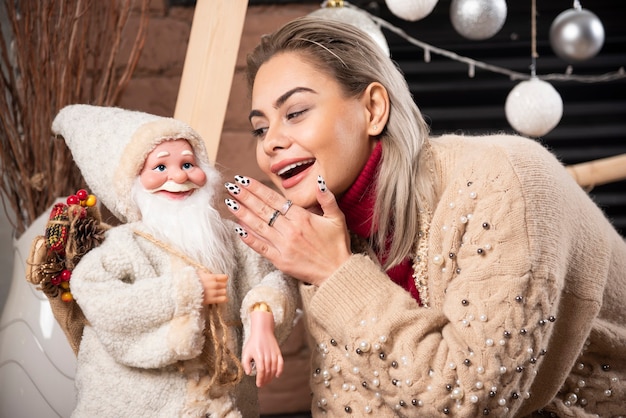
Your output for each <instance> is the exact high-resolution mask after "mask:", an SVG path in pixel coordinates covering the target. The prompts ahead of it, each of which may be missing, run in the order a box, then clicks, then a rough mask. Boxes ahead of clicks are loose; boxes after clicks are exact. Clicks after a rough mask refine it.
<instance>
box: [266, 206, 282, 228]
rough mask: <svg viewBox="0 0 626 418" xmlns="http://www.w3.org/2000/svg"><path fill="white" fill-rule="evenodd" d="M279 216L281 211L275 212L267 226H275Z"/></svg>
mask: <svg viewBox="0 0 626 418" xmlns="http://www.w3.org/2000/svg"><path fill="white" fill-rule="evenodd" d="M278 215H280V211H279V210H275V211H274V213H272V217H271V218H270V221H269V222H268V223H267V224H268V225H269V226H272V225H274V222H276V219H277V218H278Z"/></svg>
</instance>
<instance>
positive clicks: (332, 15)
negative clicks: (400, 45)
mask: <svg viewBox="0 0 626 418" xmlns="http://www.w3.org/2000/svg"><path fill="white" fill-rule="evenodd" d="M331 4H332V5H331ZM309 16H317V17H321V18H323V19H333V20H338V21H340V22H344V23H349V24H351V25H354V26H356V27H357V28H359V29H361V30H362V31H364V32H366V33H367V34H368V35H370V36H371V37H372V39H374V41H375V42H376V44H378V46H380V47H381V48H382V50H383V51H384V52H385V54H386V55H387V56H389V45H387V39H386V38H385V35H383V32H382V31H381V30H380V27H379V26H378V25H377V24H376V23H374V21H373V20H372V19H370V17H369V16H368V15H367V13H366V12H363V11H361V10H357V9H353V8H348V7H344V6H343V2H328V5H327V6H326V7H322V8H321V9H317V10H315V11H313V12H311V13H309Z"/></svg>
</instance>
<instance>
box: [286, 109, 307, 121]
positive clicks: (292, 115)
mask: <svg viewBox="0 0 626 418" xmlns="http://www.w3.org/2000/svg"><path fill="white" fill-rule="evenodd" d="M306 111H307V109H304V110H299V111H297V112H291V113H288V114H287V120H291V119H293V118H297V117H298V116H300V115H302V114H304V113H305V112H306Z"/></svg>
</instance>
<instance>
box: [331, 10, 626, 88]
mask: <svg viewBox="0 0 626 418" xmlns="http://www.w3.org/2000/svg"><path fill="white" fill-rule="evenodd" d="M342 3H343V7H347V8H353V9H358V10H362V11H363V12H364V13H366V14H367V15H368V16H369V18H370V19H372V20H373V21H374V22H375V23H376V24H377V25H379V26H380V27H382V28H385V29H387V30H389V31H390V32H393V33H395V34H396V35H398V36H399V37H401V38H402V39H404V40H406V41H407V42H409V43H410V44H412V45H415V46H417V47H419V48H421V49H423V50H424V61H426V62H430V55H431V53H433V54H437V55H441V56H444V57H446V58H449V59H451V60H454V61H458V62H462V63H465V64H467V65H468V67H470V70H469V72H468V74H469V76H470V77H473V74H474V68H481V69H483V70H486V71H490V72H493V73H497V74H502V75H505V76H508V77H509V78H510V79H511V80H529V79H530V78H532V77H536V78H538V79H541V80H545V81H550V80H557V81H577V82H581V83H600V82H607V81H614V80H619V79H622V78H626V71H624V67H620V68H619V69H617V70H616V71H612V72H608V73H604V74H600V75H578V74H572V72H571V71H572V70H571V68H568V69H567V70H566V72H565V73H563V74H559V73H552V74H543V75H537V74H532V73H531V74H527V73H522V72H518V71H512V70H510V69H508V68H504V67H500V66H497V65H492V64H488V63H485V62H482V61H478V60H475V59H472V58H469V57H465V56H462V55H458V54H457V53H455V52H452V51H448V50H446V49H442V48H438V47H436V46H434V45H431V44H428V43H426V42H423V41H420V40H418V39H415V38H413V37H411V36H410V35H409V34H407V33H406V32H405V31H404V30H402V29H400V28H398V27H397V26H394V25H392V24H391V23H389V22H387V21H386V20H384V19H381V18H379V17H378V16H374V15H372V14H371V13H369V12H368V11H367V10H363V9H361V8H359V7H356V6H354V5H352V4H350V3H349V2H347V1H345V0H344V1H343V2H342ZM535 54H536V52H534V54H533V55H535ZM535 58H536V57H535V56H533V57H532V59H533V60H534V59H535ZM531 71H533V72H534V64H533V66H532V68H531Z"/></svg>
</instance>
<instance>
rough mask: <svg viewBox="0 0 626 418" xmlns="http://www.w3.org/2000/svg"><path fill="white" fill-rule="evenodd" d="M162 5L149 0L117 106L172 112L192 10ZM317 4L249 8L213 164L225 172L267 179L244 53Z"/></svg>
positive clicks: (161, 1) (163, 113)
mask: <svg viewBox="0 0 626 418" xmlns="http://www.w3.org/2000/svg"><path fill="white" fill-rule="evenodd" d="M166 4H167V0H152V2H151V6H150V23H149V26H148V35H147V40H146V43H145V46H144V49H143V52H142V55H141V58H140V61H139V64H138V65H137V69H136V70H135V73H134V75H133V78H132V79H131V81H130V83H129V85H128V88H127V89H126V91H125V92H124V95H123V96H122V99H121V101H120V103H119V105H120V106H121V107H124V108H128V109H134V110H141V111H144V112H149V113H153V114H156V115H161V116H172V115H173V114H174V109H175V106H176V98H177V95H178V88H179V85H180V79H181V74H182V71H183V64H184V60H185V53H186V50H187V42H188V40H189V33H190V31H191V22H192V20H193V12H194V9H193V7H181V6H172V7H168V6H167V5H166ZM318 8H319V6H318V5H291V4H290V5H282V6H280V5H262V6H250V7H248V11H247V14H246V20H245V23H244V30H243V33H242V36H241V43H240V46H239V53H238V57H237V63H236V68H235V74H234V78H233V85H232V89H231V94H230V97H229V101H228V107H227V110H226V118H225V121H224V128H223V131H222V136H221V139H220V146H219V150H218V154H217V162H216V163H217V166H218V167H219V168H220V170H221V171H222V172H223V173H224V175H225V176H226V177H229V178H232V176H233V175H234V174H245V175H249V176H252V177H255V178H257V179H260V180H264V181H265V180H266V178H265V177H264V176H263V175H262V173H261V172H260V171H259V169H258V168H257V166H256V162H255V157H254V142H253V139H252V136H251V135H250V129H251V128H250V124H249V122H248V112H249V100H248V95H247V90H246V89H247V87H246V82H245V77H244V74H243V70H244V66H245V57H246V54H247V52H248V51H250V50H251V49H252V48H253V47H254V46H255V45H256V44H257V42H258V40H259V38H260V36H261V35H262V34H264V33H268V32H271V31H273V30H274V29H276V28H278V27H279V26H280V25H282V24H283V23H285V22H288V21H289V20H291V19H293V18H296V17H298V16H303V15H305V14H307V13H310V12H311V11H313V10H316V9H318ZM136 24H137V22H131V23H130V24H129V25H136Z"/></svg>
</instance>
